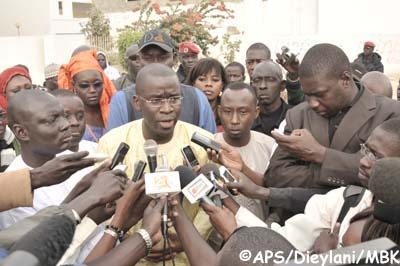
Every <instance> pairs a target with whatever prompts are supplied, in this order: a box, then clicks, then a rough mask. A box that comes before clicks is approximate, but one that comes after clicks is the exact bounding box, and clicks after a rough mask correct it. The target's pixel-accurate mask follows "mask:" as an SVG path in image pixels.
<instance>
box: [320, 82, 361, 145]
mask: <svg viewBox="0 0 400 266" xmlns="http://www.w3.org/2000/svg"><path fill="white" fill-rule="evenodd" d="M356 85H357V87H358V88H359V90H358V92H357V94H356V96H354V98H353V100H352V101H351V103H350V105H349V106H346V107H345V108H343V109H342V110H340V111H339V112H338V113H337V114H336V115H334V116H332V117H330V118H329V128H328V134H329V142H332V139H333V136H334V135H335V132H336V129H337V128H338V127H339V125H340V122H342V120H343V118H344V116H345V115H346V114H347V112H348V111H349V110H350V109H351V107H353V105H354V104H355V103H356V102H357V101H358V100H359V99H360V97H361V95H362V94H363V92H364V87H363V86H361V85H360V84H359V83H358V82H356Z"/></svg>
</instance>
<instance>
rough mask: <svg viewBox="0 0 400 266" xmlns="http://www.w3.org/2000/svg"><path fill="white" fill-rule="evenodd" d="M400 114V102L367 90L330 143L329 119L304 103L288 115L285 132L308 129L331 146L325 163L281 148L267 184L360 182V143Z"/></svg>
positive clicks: (313, 184)
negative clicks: (382, 124) (305, 158)
mask: <svg viewBox="0 0 400 266" xmlns="http://www.w3.org/2000/svg"><path fill="white" fill-rule="evenodd" d="M398 116H400V103H399V102H397V101H394V100H391V99H388V98H386V97H383V96H377V95H374V94H372V93H371V92H369V91H368V90H366V89H365V90H364V92H363V94H362V95H361V97H360V99H359V100H358V101H357V102H356V103H355V104H354V105H353V106H352V107H351V109H350V110H349V111H348V112H347V114H346V115H345V117H344V118H343V120H342V122H341V123H340V125H339V127H338V128H337V130H336V132H335V135H334V137H333V139H332V143H330V144H329V137H328V121H329V119H327V118H324V117H322V116H319V115H318V114H317V113H315V112H314V111H313V110H312V109H311V108H310V107H309V105H308V103H307V102H304V103H301V104H299V105H297V106H296V107H293V108H292V109H290V110H289V111H288V112H287V114H286V123H287V124H286V128H285V133H286V134H290V133H291V132H292V130H294V129H301V128H305V129H308V130H309V131H310V132H311V134H312V135H313V136H314V138H315V139H316V140H317V141H318V142H319V143H320V144H322V145H323V146H325V147H327V148H328V149H327V151H326V154H325V158H324V160H323V163H322V164H321V165H320V164H315V163H310V162H305V161H302V160H299V159H298V158H296V157H295V156H294V155H291V154H290V153H289V152H287V151H284V150H282V149H281V148H279V147H278V148H277V149H276V151H275V153H274V155H273V156H272V158H271V160H270V164H269V167H268V170H267V172H266V173H265V175H264V183H265V185H266V186H268V187H308V188H315V187H326V186H330V187H336V186H343V185H348V184H359V180H358V167H359V161H360V158H361V155H360V153H359V150H360V144H361V143H363V142H365V141H366V140H367V138H368V137H369V135H370V134H371V132H372V130H374V129H375V128H376V127H377V126H378V125H380V124H381V123H382V122H384V121H385V120H388V119H390V118H393V117H398Z"/></svg>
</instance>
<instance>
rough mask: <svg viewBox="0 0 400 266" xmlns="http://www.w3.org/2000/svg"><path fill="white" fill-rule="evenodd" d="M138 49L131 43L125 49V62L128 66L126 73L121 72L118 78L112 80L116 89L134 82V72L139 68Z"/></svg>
mask: <svg viewBox="0 0 400 266" xmlns="http://www.w3.org/2000/svg"><path fill="white" fill-rule="evenodd" d="M138 50H139V48H138V45H137V44H132V45H131V46H129V47H128V49H126V52H125V63H126V65H127V67H128V73H123V74H121V76H120V77H119V78H117V79H116V80H113V83H114V86H115V89H116V90H118V91H120V90H122V89H124V88H126V87H129V86H132V85H133V84H135V82H136V74H137V72H138V71H139V69H140V65H139V55H138Z"/></svg>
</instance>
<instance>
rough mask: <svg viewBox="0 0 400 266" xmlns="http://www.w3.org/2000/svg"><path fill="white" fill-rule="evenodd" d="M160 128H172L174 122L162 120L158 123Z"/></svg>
mask: <svg viewBox="0 0 400 266" xmlns="http://www.w3.org/2000/svg"><path fill="white" fill-rule="evenodd" d="M159 123H160V125H161V127H162V128H171V127H173V126H174V123H175V120H174V119H171V120H163V121H160V122H159Z"/></svg>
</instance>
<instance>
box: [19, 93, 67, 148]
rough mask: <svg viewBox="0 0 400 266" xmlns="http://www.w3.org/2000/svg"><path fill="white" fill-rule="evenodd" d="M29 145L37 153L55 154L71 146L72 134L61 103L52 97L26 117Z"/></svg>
mask: <svg viewBox="0 0 400 266" xmlns="http://www.w3.org/2000/svg"><path fill="white" fill-rule="evenodd" d="M26 120H27V121H26V124H25V125H26V129H27V131H28V137H29V147H30V149H31V150H32V152H33V153H35V154H40V155H43V156H54V155H56V154H57V153H60V152H62V151H64V150H66V149H68V148H69V145H70V142H71V139H72V136H71V129H70V126H69V123H68V120H67V119H66V118H65V114H64V109H63V107H62V106H61V104H60V103H59V102H58V101H57V100H56V99H52V100H51V101H48V102H47V103H46V104H44V105H42V106H41V108H38V109H36V110H35V111H34V112H32V113H31V115H30V117H29V119H26Z"/></svg>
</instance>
